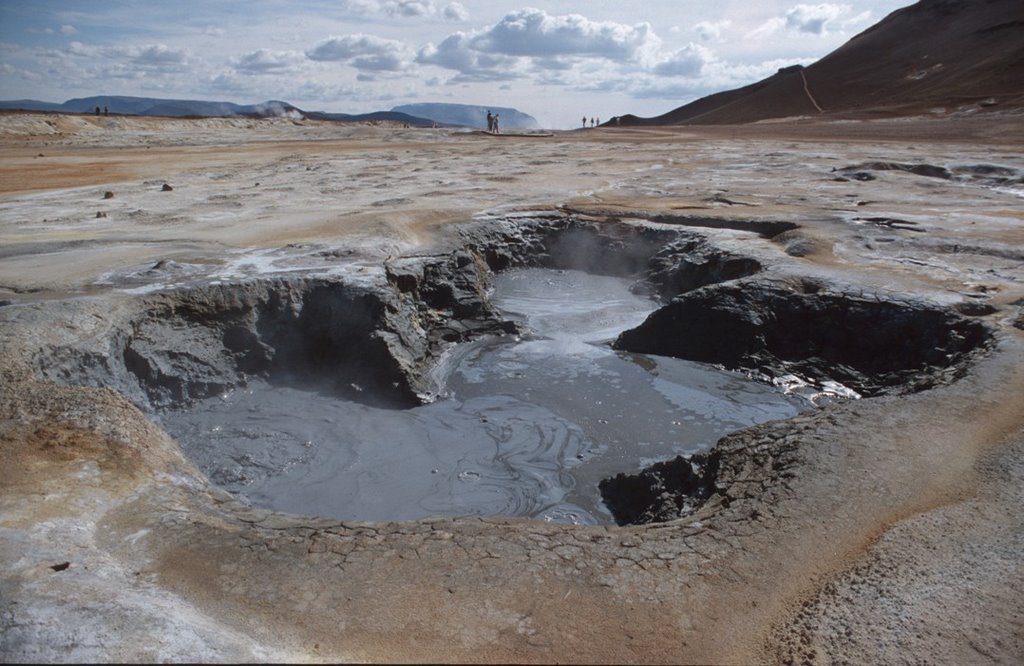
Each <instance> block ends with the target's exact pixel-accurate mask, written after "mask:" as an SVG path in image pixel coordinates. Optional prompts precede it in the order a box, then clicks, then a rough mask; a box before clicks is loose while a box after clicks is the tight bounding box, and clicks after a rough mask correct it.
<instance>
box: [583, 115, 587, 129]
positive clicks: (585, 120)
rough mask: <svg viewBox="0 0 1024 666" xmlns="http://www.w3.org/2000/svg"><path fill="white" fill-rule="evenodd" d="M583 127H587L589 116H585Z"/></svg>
mask: <svg viewBox="0 0 1024 666" xmlns="http://www.w3.org/2000/svg"><path fill="white" fill-rule="evenodd" d="M583 129H587V117H586V116H583Z"/></svg>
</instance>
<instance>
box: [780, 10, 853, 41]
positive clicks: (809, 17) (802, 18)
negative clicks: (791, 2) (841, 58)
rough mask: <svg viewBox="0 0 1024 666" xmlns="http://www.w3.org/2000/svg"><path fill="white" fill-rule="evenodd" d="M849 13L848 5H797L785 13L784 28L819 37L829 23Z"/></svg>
mask: <svg viewBox="0 0 1024 666" xmlns="http://www.w3.org/2000/svg"><path fill="white" fill-rule="evenodd" d="M849 13H850V6H849V5H825V4H822V5H797V6H796V7H793V8H792V9H790V10H789V11H787V12H786V27H788V28H792V29H794V30H798V31H800V32H809V33H812V34H815V35H821V34H824V33H825V32H826V31H827V27H828V24H829V23H833V22H835V21H837V20H838V19H840V18H842V17H843V16H845V15H846V14H849Z"/></svg>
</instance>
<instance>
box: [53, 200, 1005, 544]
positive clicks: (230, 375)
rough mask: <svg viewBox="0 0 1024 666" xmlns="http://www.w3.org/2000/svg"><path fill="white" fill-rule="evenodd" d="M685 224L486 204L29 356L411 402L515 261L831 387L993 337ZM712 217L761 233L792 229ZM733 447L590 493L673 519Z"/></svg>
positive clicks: (910, 375)
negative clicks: (606, 290) (346, 264)
mask: <svg viewBox="0 0 1024 666" xmlns="http://www.w3.org/2000/svg"><path fill="white" fill-rule="evenodd" d="M679 226H680V221H679V220H673V221H672V222H671V223H669V224H665V223H657V222H656V223H649V222H644V221H636V222H634V223H626V222H622V221H621V220H619V219H611V220H608V219H598V218H594V217H592V216H590V217H588V218H586V219H581V218H580V217H579V216H577V215H575V214H573V213H566V212H551V213H540V212H536V211H535V212H532V213H531V214H529V215H517V216H512V217H509V218H505V219H496V218H490V219H488V220H487V221H486V223H477V224H474V225H469V226H466V227H463V228H461V229H457V230H456V231H457V234H458V237H459V238H461V241H460V242H461V243H462V246H461V247H459V248H458V249H456V250H453V251H451V252H447V253H438V254H434V255H424V256H411V257H393V258H389V259H387V260H386V261H385V262H384V266H383V268H384V271H383V275H378V276H377V277H376V278H375V279H371V280H366V279H363V280H361V281H360V282H356V283H353V282H352V281H351V280H347V279H346V278H344V277H343V276H342V277H337V278H307V277H301V276H295V277H287V276H285V277H280V278H275V279H254V280H247V281H244V282H240V283H236V284H213V285H210V284H202V283H200V284H196V285H192V286H182V287H179V288H176V289H172V290H169V291H167V292H164V293H161V294H158V295H151V296H145V297H140V298H139V299H138V301H137V302H136V303H133V304H131V305H130V307H129V314H127V316H126V318H122V319H117V320H112V321H111V322H110V324H111V325H112V327H113V328H112V330H111V331H110V332H109V333H108V334H107V335H106V336H104V339H105V341H106V345H107V347H106V348H104V349H90V348H88V347H84V348H83V347H81V346H80V344H81V342H82V341H80V340H74V341H70V343H69V344H68V345H67V346H59V347H57V348H55V349H54V348H42V349H39V350H37V351H36V353H35V355H34V362H35V365H36V367H37V368H38V371H39V373H40V374H41V375H42V376H43V377H46V378H49V379H53V380H56V381H61V382H64V383H69V384H77V385H86V386H88V385H92V386H102V387H107V388H112V389H115V390H117V391H119V392H120V393H122V394H123V395H125V396H126V397H128V398H129V399H130V400H132V402H134V403H135V405H136V406H137V407H139V408H140V409H142V410H144V411H147V412H159V411H162V410H165V409H170V408H178V409H180V408H182V407H185V406H187V405H188V404H190V403H191V402H193V401H195V400H201V399H204V398H208V397H212V396H216V395H219V394H221V393H223V392H225V391H226V390H229V389H231V388H234V387H237V386H243V385H244V384H245V383H246V382H247V381H248V380H249V379H250V378H255V377H260V378H263V379H266V380H269V381H270V382H272V383H275V384H279V385H296V386H315V387H318V388H319V389H320V390H326V391H330V392H333V393H335V394H337V395H338V396H339V397H344V398H347V399H353V400H357V401H361V402H368V403H370V404H375V405H381V406H391V407H402V406H410V405H413V404H418V403H421V402H423V401H429V400H432V399H433V398H434V397H435V396H436V395H437V393H438V391H439V390H441V387H439V386H436V385H434V384H433V383H432V374H431V373H430V372H429V371H430V369H431V366H432V365H433V364H434V363H436V362H437V360H438V359H439V358H440V356H441V354H442V353H443V352H444V350H445V349H446V347H447V345H448V344H449V343H453V342H462V341H467V340H470V339H473V338H475V337H479V336H481V335H487V334H489V335H502V334H508V333H515V332H517V326H516V324H515V323H514V322H511V321H503V320H502V319H501V318H500V317H499V315H498V313H497V312H496V311H495V310H494V309H493V307H492V306H491V304H490V302H489V299H488V294H487V289H488V283H489V280H490V276H491V274H492V272H493V271H495V270H499V271H500V270H508V269H510V268H516V267H524V266H544V267H550V268H572V269H579V270H584V271H587V272H590V273H594V274H608V275H617V276H629V277H632V278H635V279H636V280H637V282H636V285H637V288H639V289H643V290H647V291H650V292H653V293H657V294H659V295H661V297H662V298H663V299H664V300H665V301H666V304H665V305H664V306H663V307H661V308H660V309H659V310H658V311H656V312H655V313H654V314H653V315H651V316H650V317H649V318H648V320H647V321H646V322H645V323H644V324H642V325H641V326H639V327H637V328H636V329H633V330H630V331H627V332H625V333H623V334H622V335H621V336H620V337H619V339H618V340H617V341H616V342H615V346H616V347H617V348H618V349H621V350H624V351H630V352H639V353H653V354H659V355H663V356H675V357H678V358H685V359H689V360H697V361H702V362H706V363H714V364H718V365H721V366H724V367H726V368H729V369H735V370H743V371H745V372H747V373H751V374H753V375H754V376H758V377H761V378H763V379H764V380H765V381H774V382H776V383H786V382H790V383H792V382H799V383H802V384H808V385H811V386H814V387H816V388H817V389H820V390H825V391H830V392H831V393H832V394H834V395H839V396H840V397H847V398H855V397H859V396H876V395H881V394H884V393H893V394H899V393H909V392H914V391H919V390H923V389H926V388H931V387H934V386H937V385H941V384H946V383H949V382H951V381H953V380H954V379H956V378H957V377H960V376H962V375H963V374H964V372H966V369H967V367H968V364H969V362H970V360H971V359H972V358H974V357H975V356H976V355H977V354H978V353H981V352H983V351H984V350H985V349H986V348H987V347H988V346H989V345H990V341H991V331H990V329H989V328H987V327H986V326H985V325H984V324H982V323H980V322H979V321H976V320H972V319H970V318H968V317H964V316H963V315H961V314H960V313H959V312H957V311H956V309H954V308H950V307H940V306H938V305H934V304H928V303H926V302H924V301H923V300H921V299H919V298H910V297H906V296H903V297H901V296H898V295H892V294H883V293H865V292H864V291H863V290H860V291H857V292H855V293H854V292H853V290H852V288H851V289H850V291H848V292H844V291H842V290H841V289H839V288H837V287H836V286H831V287H830V286H829V285H827V284H825V283H824V282H823V281H821V280H815V279H811V278H797V277H794V278H787V279H780V278H778V277H766V276H763V275H760V273H761V272H762V264H761V262H759V261H758V260H757V259H755V258H753V257H744V256H739V255H736V254H733V253H730V252H728V251H725V250H722V249H719V248H716V247H715V245H714V243H712V242H709V241H708V240H707V239H706V238H705V237H703V236H702V235H700V234H699V233H694V232H693V231H692V230H680V229H679V228H678V227H679ZM693 226H694V227H696V228H700V227H705V226H706V224H705V223H704V221H702V220H697V221H696V224H694V225H693ZM720 226H722V227H729V226H734V227H741V226H747V227H749V228H750V229H751V230H757V232H758V233H761V234H762V235H767V236H768V237H769V238H771V236H772V235H773V234H775V233H776V232H778V233H783V232H786V231H792V230H793V229H794V227H795V225H791V224H788V225H775V226H772V225H768V224H760V225H758V224H748V225H743V224H742V223H739V222H737V223H728V222H723V223H721V225H720ZM766 229H768V230H770V231H768V232H766V231H765V230H766ZM729 451H730V450H729V449H728V448H727V447H723V448H721V449H714V450H712V451H710V452H708V453H706V454H697V455H696V456H694V457H693V458H690V457H687V458H682V457H680V458H678V459H676V460H674V461H669V462H666V463H659V464H657V465H654V466H653V467H651V468H649V469H647V470H645V471H644V472H643V473H641V474H638V475H632V474H631V473H630V472H629V471H625V470H624V473H622V474H619V475H618V476H617V477H615V478H609V479H606V480H605V481H604V482H602V484H601V493H602V495H603V496H604V498H605V502H606V504H607V505H608V507H609V508H610V509H611V510H612V512H613V514H614V516H615V518H616V520H617V521H618V522H619V524H634V523H648V522H659V521H666V520H674V519H678V518H681V517H683V516H686V515H688V514H690V513H693V512H694V511H696V510H698V509H699V508H700V507H701V506H702V505H703V504H704V503H705V502H707V501H708V500H709V498H711V497H712V496H716V497H717V498H719V499H721V498H725V501H728V497H729V492H730V485H731V481H730V480H729V479H730V475H729V473H728V472H726V473H725V474H720V471H721V470H722V469H723V468H726V469H730V468H738V467H743V466H746V465H748V464H749V463H750V461H749V460H747V457H748V452H746V451H745V450H736V449H733V450H732V452H731V454H730V453H729ZM723 455H725V456H726V459H725V460H723V459H722V456H723ZM729 455H732V456H734V457H735V458H736V459H734V460H731V459H729V458H728V456H729Z"/></svg>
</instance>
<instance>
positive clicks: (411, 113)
mask: <svg viewBox="0 0 1024 666" xmlns="http://www.w3.org/2000/svg"><path fill="white" fill-rule="evenodd" d="M0 109H18V110H22V111H46V112H58V113H95V112H96V109H99V110H100V112H101V113H103V112H110V113H115V114H125V115H134V116H170V117H174V118H184V117H189V116H210V117H231V116H246V117H250V118H276V117H294V118H312V119H314V120H334V121H341V122H372V121H389V122H396V123H405V124H407V125H410V126H413V127H431V126H433V125H435V124H436V125H440V126H446V127H450V126H456V127H486V125H487V111H488V107H483V106H470V105H465V104H406V105H404V106H396V107H395V108H393V109H392V110H390V111H373V112H370V113H359V114H348V113H327V112H325V111H303V110H302V109H300V108H298V107H297V106H295V105H293V104H289V103H288V102H282V101H279V100H269V101H266V102H262V103H260V104H234V103H232V102H212V101H206V100H193V99H159V98H155V97H127V96H119V95H97V96H94V97H79V98H75V99H69V100H68V101H66V102H63V103H60V104H57V103H54V102H41V101H39V100H33V99H20V100H8V101H0ZM490 110H491V111H493V112H495V113H498V114H500V115H501V126H502V127H503V128H508V129H513V128H519V129H536V128H537V127H539V125H538V124H537V121H536V120H535V119H534V118H533V116H530V115H527V114H525V113H522V112H521V111H518V110H516V109H511V108H507V107H490Z"/></svg>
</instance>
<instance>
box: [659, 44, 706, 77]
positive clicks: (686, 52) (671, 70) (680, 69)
mask: <svg viewBox="0 0 1024 666" xmlns="http://www.w3.org/2000/svg"><path fill="white" fill-rule="evenodd" d="M713 60H714V55H713V54H712V53H711V51H709V50H708V49H706V48H705V47H703V46H700V45H698V44H687V45H686V46H684V47H683V48H681V49H679V50H677V51H675V52H673V53H671V54H669V56H668V57H667V58H665V59H664V60H662V61H661V62H659V63H658V64H657V65H655V66H654V73H655V74H657V75H659V76H684V77H689V78H696V77H698V76H700V75H701V73H702V72H703V70H704V65H706V64H707V63H709V62H711V61H713Z"/></svg>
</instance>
